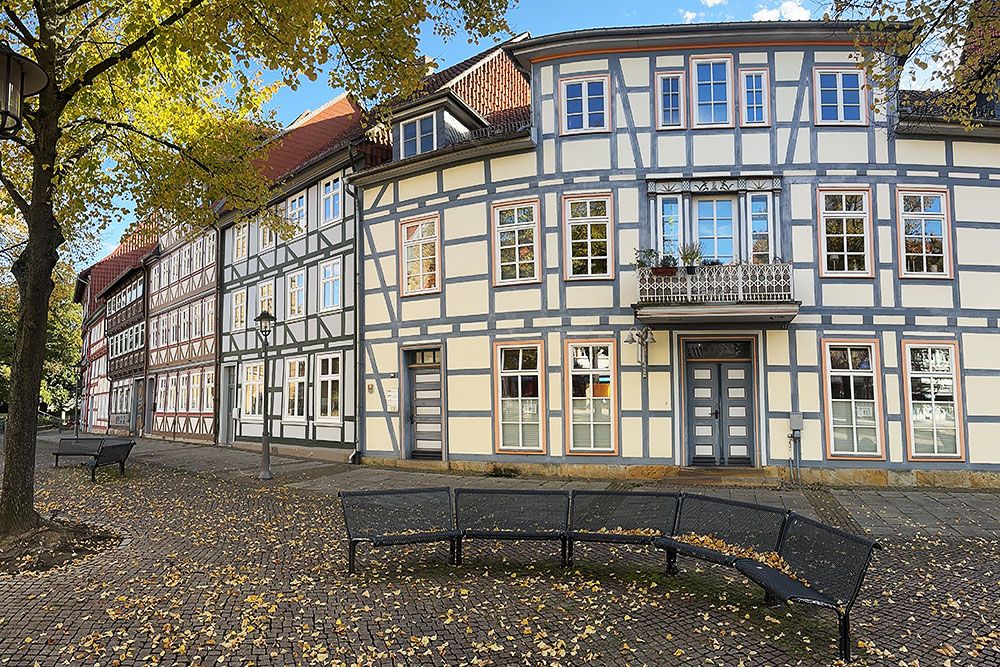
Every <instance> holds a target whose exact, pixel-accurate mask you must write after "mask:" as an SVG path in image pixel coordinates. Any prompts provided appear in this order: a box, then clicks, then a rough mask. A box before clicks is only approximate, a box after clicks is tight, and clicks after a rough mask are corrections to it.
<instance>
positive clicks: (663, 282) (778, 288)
mask: <svg viewBox="0 0 1000 667" xmlns="http://www.w3.org/2000/svg"><path fill="white" fill-rule="evenodd" d="M638 282H639V294H638V301H637V305H639V306H643V305H646V306H651V305H657V306H665V305H666V306H669V305H691V304H702V303H703V304H727V303H728V304H737V303H782V302H791V301H794V300H795V299H794V295H793V292H792V265H791V264H785V263H780V264H724V265H721V266H699V267H698V269H697V271H696V272H695V273H693V274H689V273H688V272H687V270H686V269H685V268H684V267H679V268H678V269H677V270H676V273H675V274H674V275H672V276H656V275H653V272H652V270H651V269H648V268H640V269H638Z"/></svg>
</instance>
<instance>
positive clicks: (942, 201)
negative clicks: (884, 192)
mask: <svg viewBox="0 0 1000 667" xmlns="http://www.w3.org/2000/svg"><path fill="white" fill-rule="evenodd" d="M899 207H900V220H901V223H902V230H901V231H900V236H901V239H902V244H903V248H902V257H903V267H902V273H903V276H908V277H909V276H912V277H938V278H947V277H950V276H951V262H950V259H951V258H950V252H949V248H948V246H949V244H948V237H949V235H950V234H949V232H950V230H949V227H948V216H947V214H946V210H947V198H946V196H945V193H944V192H900V194H899Z"/></svg>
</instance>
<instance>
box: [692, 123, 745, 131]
mask: <svg viewBox="0 0 1000 667" xmlns="http://www.w3.org/2000/svg"><path fill="white" fill-rule="evenodd" d="M735 127H736V124H735V123H733V122H732V121H728V122H725V123H705V124H704V125H703V124H700V123H695V124H693V125H691V127H690V128H688V129H691V130H732V129H735Z"/></svg>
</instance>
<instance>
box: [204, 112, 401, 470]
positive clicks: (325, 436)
mask: <svg viewBox="0 0 1000 667" xmlns="http://www.w3.org/2000/svg"><path fill="white" fill-rule="evenodd" d="M386 153H387V147H386V146H385V145H383V143H380V142H378V141H374V140H372V139H369V138H368V136H366V134H365V132H364V131H363V128H362V125H361V110H360V108H359V107H358V106H357V105H356V104H355V103H354V102H353V101H352V100H351V99H350V98H349V97H347V96H340V97H338V98H336V99H334V100H331V101H330V102H328V103H327V104H325V105H324V106H322V107H320V108H319V109H317V110H316V111H313V112H307V113H305V114H303V115H302V116H301V117H300V118H299V119H297V120H296V121H295V122H294V123H293V124H292V125H290V126H289V127H288V128H287V129H286V130H285V131H284V132H283V133H282V134H281V135H280V136H278V137H277V138H275V140H274V145H273V146H272V147H271V148H270V150H269V152H268V154H267V158H266V161H265V163H264V164H263V165H262V169H263V170H264V174H265V175H266V176H267V178H268V179H269V180H270V181H271V182H272V183H274V187H273V190H274V198H273V199H272V201H271V202H270V203H269V207H271V208H272V209H273V211H274V212H275V213H276V214H277V215H278V216H282V217H283V218H284V220H285V222H286V224H287V226H288V229H289V230H290V231H288V234H290V235H291V236H290V238H280V237H279V235H278V234H276V232H275V229H274V224H273V223H271V224H269V223H268V222H267V221H266V220H263V221H262V219H261V216H258V215H249V216H245V215H242V214H236V213H229V214H226V215H225V216H224V217H223V219H222V220H221V222H220V225H219V229H220V231H219V235H220V236H219V238H220V244H221V251H220V253H221V254H220V261H221V266H220V276H221V278H220V290H219V324H220V326H219V340H220V347H219V350H220V353H219V359H218V364H219V368H218V374H217V377H218V378H219V389H218V391H219V403H218V406H219V409H218V415H219V430H218V442H219V443H220V444H238V443H252V442H256V441H259V440H260V438H261V435H262V433H263V428H264V417H265V414H267V415H269V417H270V434H271V442H273V443H275V444H277V445H279V446H286V447H298V448H301V447H309V448H312V449H313V450H318V449H322V450H325V454H326V455H327V456H334V457H340V458H346V457H347V456H349V455H350V453H351V452H353V451H354V449H355V446H356V445H355V443H356V438H357V424H356V406H357V404H358V397H357V394H356V389H357V382H358V378H357V373H356V370H355V369H356V368H357V366H358V360H357V356H356V352H355V350H356V348H357V336H358V333H359V332H358V330H357V313H356V308H355V280H354V277H355V275H356V274H357V265H356V252H355V227H356V223H355V207H354V199H353V197H352V194H351V191H350V188H349V186H348V185H347V178H348V176H349V175H350V174H351V173H353V171H355V170H356V168H357V167H358V166H359V165H361V166H364V165H368V164H373V163H374V162H375V161H378V160H381V159H384V157H387V155H386ZM264 311H267V312H269V313H271V314H272V315H274V316H275V317H276V324H275V326H274V330H273V332H272V333H271V334H270V338H269V340H268V345H269V352H268V357H267V363H268V364H269V369H268V373H267V375H268V382H267V386H265V372H264V355H263V344H262V339H261V337H260V335H259V334H258V333H257V325H256V322H255V319H256V318H257V317H258V316H259V315H260V314H261V312H264ZM265 401H266V402H267V403H268V407H267V408H265Z"/></svg>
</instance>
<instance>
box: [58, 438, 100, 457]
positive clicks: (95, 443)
mask: <svg viewBox="0 0 1000 667" xmlns="http://www.w3.org/2000/svg"><path fill="white" fill-rule="evenodd" d="M103 440H104V438H100V437H96V438H95V437H91V436H85V437H83V438H59V445H58V447H57V448H56V453H57V454H62V453H66V452H68V453H73V454H75V453H78V452H94V453H97V450H98V449H100V448H101V442H102V441H103Z"/></svg>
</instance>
